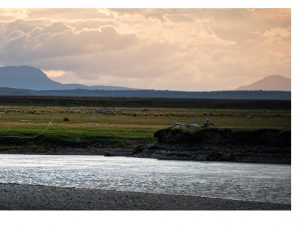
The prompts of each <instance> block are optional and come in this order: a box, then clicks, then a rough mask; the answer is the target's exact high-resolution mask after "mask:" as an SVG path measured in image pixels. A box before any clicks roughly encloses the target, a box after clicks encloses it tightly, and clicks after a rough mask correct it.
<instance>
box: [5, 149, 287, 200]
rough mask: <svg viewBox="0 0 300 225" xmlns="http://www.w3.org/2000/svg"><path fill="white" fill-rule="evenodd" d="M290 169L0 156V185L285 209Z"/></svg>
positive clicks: (245, 164)
mask: <svg viewBox="0 0 300 225" xmlns="http://www.w3.org/2000/svg"><path fill="white" fill-rule="evenodd" d="M290 170H291V167H290V165H276V164H254V163H225V162H192V161H167V160H156V159H142V158H129V157H128V158H127V157H103V156H74V155H73V156H70V155H64V156H61V155H59V156H58V155H57V156H54V155H51V156H50V155H8V154H7V155H6V154H3V155H0V183H20V184H39V185H49V186H60V187H78V188H96V189H103V190H116V191H133V192H149V193H164V194H180V195H192V196H205V197H218V198H229V199H238V200H251V201H263V202H280V203H290V201H291V200H290V195H291V174H290Z"/></svg>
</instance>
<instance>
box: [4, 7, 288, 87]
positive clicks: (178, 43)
mask: <svg viewBox="0 0 300 225" xmlns="http://www.w3.org/2000/svg"><path fill="white" fill-rule="evenodd" d="M290 17H291V15H290V10H289V9H0V66H8V65H12V66H17V65H29V66H34V67H38V68H40V69H42V70H43V71H44V72H45V73H46V74H47V75H48V76H49V77H50V78H51V79H54V80H56V81H59V82H62V83H81V84H88V85H113V86H124V87H134V88H143V89H162V90H186V91H210V90H232V89H236V88H238V87H239V86H242V85H247V84H249V83H252V82H255V81H257V80H259V79H262V78H264V77H266V76H270V75H282V76H285V77H288V78H290V77H291V19H290Z"/></svg>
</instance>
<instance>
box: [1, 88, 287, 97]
mask: <svg viewBox="0 0 300 225" xmlns="http://www.w3.org/2000/svg"><path fill="white" fill-rule="evenodd" d="M0 95H2V96H70V97H71V96H72V97H73V96H74V97H76V96H78V97H128V98H178V99H179V98H181V99H265V100H271V99H272V100H290V99H291V92H289V91H211V92H187V91H159V90H85V89H73V90H41V91H37V90H26V89H14V88H1V87H0Z"/></svg>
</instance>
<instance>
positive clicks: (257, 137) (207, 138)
mask: <svg viewBox="0 0 300 225" xmlns="http://www.w3.org/2000/svg"><path fill="white" fill-rule="evenodd" d="M154 137H155V138H156V139H157V142H156V143H154V144H150V145H144V146H139V147H138V148H137V149H136V151H135V152H134V156H137V157H151V158H159V159H174V160H199V161H204V160H206V161H235V162H255V163H284V164H289V163H290V162H291V131H290V130H279V129H258V130H232V129H219V128H213V129H201V130H196V131H191V130H184V129H162V130H159V131H157V132H156V133H155V134H154Z"/></svg>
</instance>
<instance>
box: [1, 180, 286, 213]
mask: <svg viewBox="0 0 300 225" xmlns="http://www.w3.org/2000/svg"><path fill="white" fill-rule="evenodd" d="M290 209H291V206H290V205H289V204H276V203H263V202H249V201H237V200H227V199H218V198H206V197H194V196H182V195H165V194H149V193H136V192H117V191H104V190H95V189H78V188H62V187H49V186H40V185H20V184H0V210H290Z"/></svg>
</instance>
